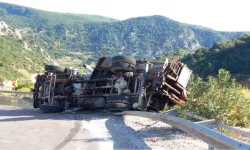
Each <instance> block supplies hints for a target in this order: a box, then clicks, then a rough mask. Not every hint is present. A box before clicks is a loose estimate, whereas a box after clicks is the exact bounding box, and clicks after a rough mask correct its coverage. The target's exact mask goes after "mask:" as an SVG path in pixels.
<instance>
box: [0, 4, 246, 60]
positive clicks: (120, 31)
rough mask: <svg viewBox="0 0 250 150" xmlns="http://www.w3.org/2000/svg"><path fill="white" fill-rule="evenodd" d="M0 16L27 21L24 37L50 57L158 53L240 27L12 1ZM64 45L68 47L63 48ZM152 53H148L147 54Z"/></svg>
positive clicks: (20, 23)
mask: <svg viewBox="0 0 250 150" xmlns="http://www.w3.org/2000/svg"><path fill="white" fill-rule="evenodd" d="M0 14H1V16H2V18H3V19H4V20H5V21H6V22H7V23H8V24H10V25H11V26H12V27H14V28H17V27H30V28H32V31H30V33H31V34H29V35H28V38H29V39H32V40H33V41H35V42H36V43H37V44H38V45H41V46H42V47H44V48H45V49H49V50H51V51H52V54H55V56H56V57H58V58H59V57H60V58H62V57H64V56H62V55H61V52H62V51H63V53H69V52H72V51H74V52H80V53H81V54H79V57H80V56H81V57H84V54H85V52H88V53H92V55H91V56H92V57H91V58H90V59H89V62H90V61H92V60H93V58H95V57H97V56H100V55H116V54H119V53H120V54H126V55H133V56H136V57H142V58H145V57H149V59H153V58H154V57H158V56H161V55H162V54H164V53H168V52H169V51H175V50H177V49H187V50H190V51H194V50H196V49H198V48H200V47H207V48H209V47H211V46H212V44H213V43H214V42H216V41H223V40H228V39H232V38H237V37H240V36H241V35H242V34H243V33H241V32H218V31H214V30H211V29H208V28H204V27H200V26H194V25H188V24H183V23H180V22H177V21H174V20H171V19H169V18H166V17H163V16H149V17H138V18H131V19H128V20H124V21H117V20H114V19H111V18H106V17H101V16H91V15H76V14H63V13H55V12H48V11H41V10H37V9H31V8H28V7H22V6H18V5H12V4H6V3H0ZM65 51H68V52H65ZM152 56H154V57H152Z"/></svg>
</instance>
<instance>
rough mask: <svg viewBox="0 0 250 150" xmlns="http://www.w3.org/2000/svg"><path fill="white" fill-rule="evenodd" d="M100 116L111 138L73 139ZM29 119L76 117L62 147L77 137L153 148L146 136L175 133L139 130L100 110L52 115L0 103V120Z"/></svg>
mask: <svg viewBox="0 0 250 150" xmlns="http://www.w3.org/2000/svg"><path fill="white" fill-rule="evenodd" d="M3 108H4V109H3ZM98 119H106V122H105V126H106V128H107V129H108V131H109V133H110V135H111V138H108V139H107V137H103V138H101V137H100V138H93V139H91V138H90V139H73V138H74V136H75V135H76V134H77V133H78V132H81V131H80V129H81V126H84V124H82V123H81V121H83V120H84V121H92V120H98ZM27 120H75V125H74V127H73V128H72V129H71V130H70V133H69V134H68V135H67V136H66V137H65V139H64V140H63V141H61V142H59V144H58V145H57V146H55V149H62V148H63V147H64V146H66V145H67V144H68V142H70V141H74V140H77V141H82V142H103V141H104V142H106V141H113V148H114V149H151V148H150V147H149V146H148V145H147V144H146V142H145V139H146V138H148V137H156V136H157V137H159V136H162V137H164V136H166V134H168V133H169V132H171V129H169V130H166V129H164V128H162V129H158V128H155V129H154V128H150V129H149V128H145V129H143V130H139V131H136V130H134V129H133V128H131V127H129V126H127V125H126V124H125V122H124V118H123V117H121V116H115V115H111V114H107V113H102V112H98V111H89V110H88V111H82V112H79V113H76V114H68V113H63V114H59V113H54V114H49V113H43V112H42V111H39V110H32V109H30V108H20V107H13V106H8V107H6V106H1V105H0V123H3V122H5V123H7V122H19V121H27ZM93 130H95V129H93ZM148 133H150V134H148ZM83 144H84V143H83Z"/></svg>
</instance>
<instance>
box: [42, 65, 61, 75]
mask: <svg viewBox="0 0 250 150" xmlns="http://www.w3.org/2000/svg"><path fill="white" fill-rule="evenodd" d="M45 71H47V72H58V73H64V71H65V68H64V67H61V66H53V65H45Z"/></svg>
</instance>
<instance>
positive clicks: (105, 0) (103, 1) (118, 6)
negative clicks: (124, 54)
mask: <svg viewBox="0 0 250 150" xmlns="http://www.w3.org/2000/svg"><path fill="white" fill-rule="evenodd" d="M0 2H7V3H13V4H19V5H23V6H28V7H32V8H37V9H43V10H48V11H56V12H66V13H77V14H93V15H101V16H105V17H111V18H115V19H118V20H125V19H128V18H133V17H139V16H151V15H162V16H166V17H169V18H171V19H173V20H176V21H179V22H183V23H189V24H195V25H200V26H204V27H208V28H212V29H214V30H219V31H250V19H249V18H250V17H249V14H250V11H249V9H250V0H0Z"/></svg>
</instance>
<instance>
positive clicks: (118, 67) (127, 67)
mask: <svg viewBox="0 0 250 150" xmlns="http://www.w3.org/2000/svg"><path fill="white" fill-rule="evenodd" d="M134 69H135V66H133V65H131V64H128V63H123V62H114V63H112V65H111V71H112V72H120V71H126V72H132V71H133V70H134Z"/></svg>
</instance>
